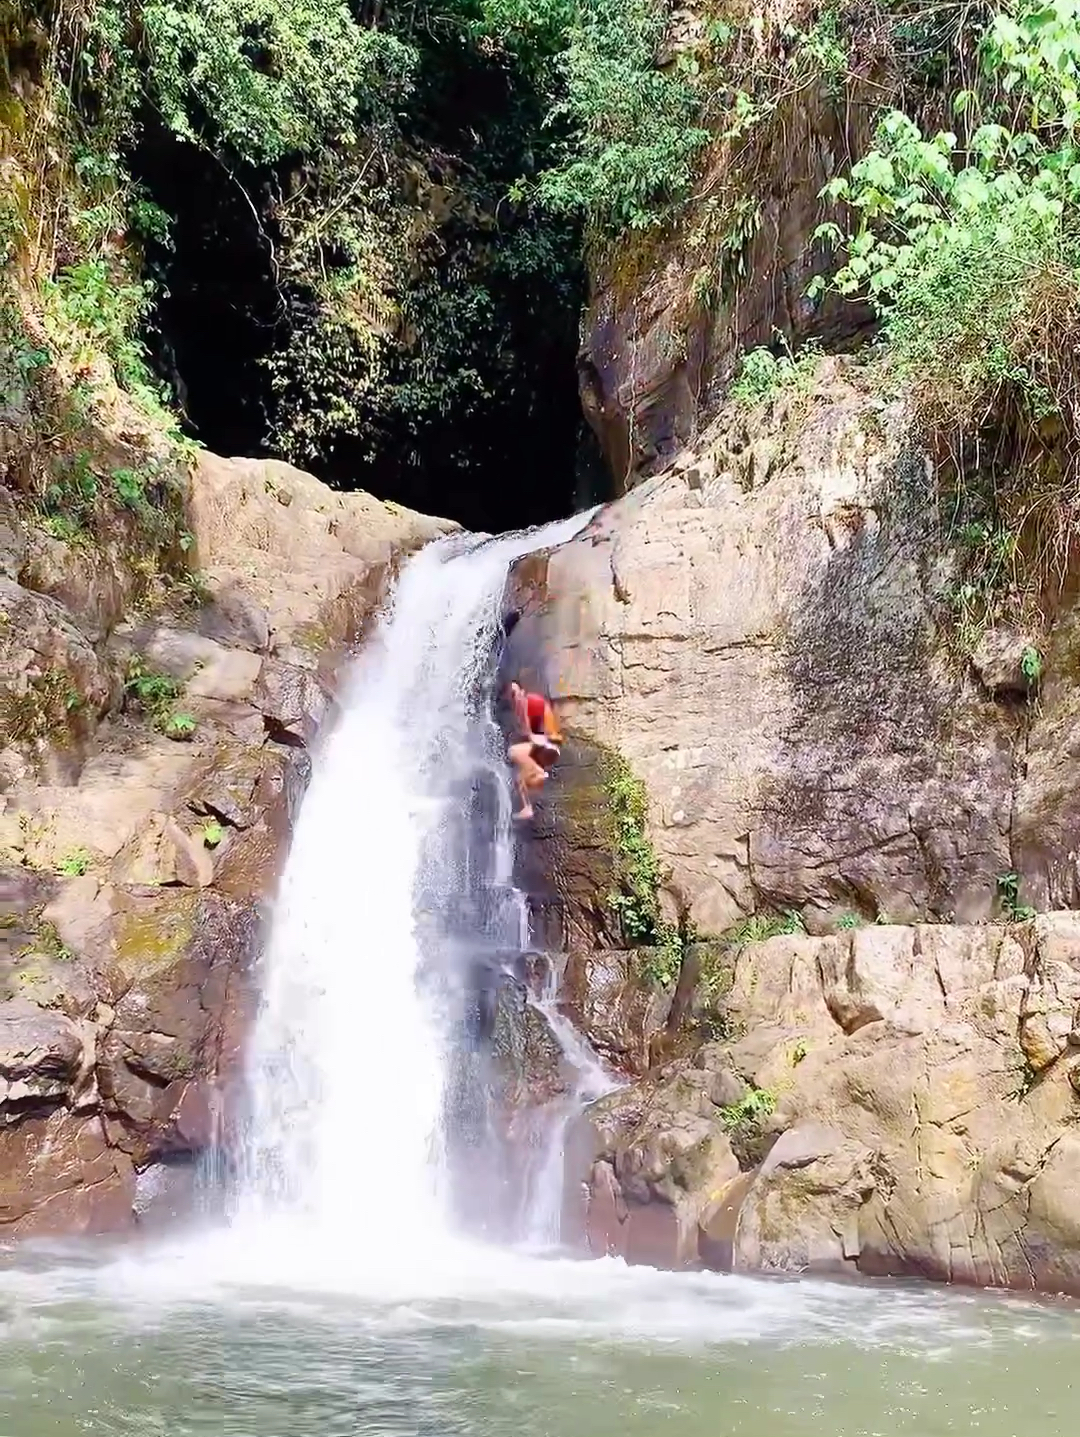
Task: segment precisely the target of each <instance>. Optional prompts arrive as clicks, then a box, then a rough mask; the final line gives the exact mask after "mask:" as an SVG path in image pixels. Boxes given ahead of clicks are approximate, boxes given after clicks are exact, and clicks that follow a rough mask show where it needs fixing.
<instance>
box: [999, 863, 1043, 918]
mask: <svg viewBox="0 0 1080 1437" xmlns="http://www.w3.org/2000/svg"><path fill="white" fill-rule="evenodd" d="M997 891H998V898H999V900H1000V902H1001V907H1002V910H1003V911H1004V913H1005V916H1006V917H1007V918H1008V919H1009V921H1010V922H1011V923H1026V922H1028V920H1029V919H1031V918H1034V917H1035V909H1034V908H1032V907H1031V905H1030V904H1029V903H1023V902H1021V899H1020V875H1019V874H1018V873H1012V872H1010V873H1002V874H999V875H998V880H997Z"/></svg>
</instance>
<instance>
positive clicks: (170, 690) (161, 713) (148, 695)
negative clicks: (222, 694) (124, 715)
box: [124, 655, 196, 739]
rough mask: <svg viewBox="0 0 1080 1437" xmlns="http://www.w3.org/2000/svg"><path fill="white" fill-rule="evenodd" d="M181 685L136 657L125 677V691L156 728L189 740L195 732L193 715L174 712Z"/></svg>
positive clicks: (167, 734) (172, 736) (169, 734)
mask: <svg viewBox="0 0 1080 1437" xmlns="http://www.w3.org/2000/svg"><path fill="white" fill-rule="evenodd" d="M180 687H181V686H180V684H179V683H178V682H177V681H176V679H174V678H171V677H170V676H169V675H168V674H163V673H160V672H158V671H157V670H156V669H148V668H147V667H146V665H145V664H144V663H143V661H142V659H141V658H139V657H138V656H137V655H135V656H133V657H132V658H131V660H130V661H129V663H128V667H127V673H126V675H125V678H124V692H125V693H126V694H127V696H128V700H129V702H132V703H134V704H135V705H136V706H137V707H138V708H139V709H141V710H142V712H143V713H144V714H145V715H146V717H147V718H148V719H149V720H150V722H151V724H153V726H154V728H156V729H160V731H161V732H162V733H163V734H165V735H166V737H167V738H172V739H187V738H190V737H191V735H192V734H193V733H194V732H195V727H196V725H195V720H194V719H193V718H192V716H191V715H190V714H187V713H181V712H178V711H176V710H174V709H173V704H174V703H175V702H176V699H177V698H178V696H179V694H180Z"/></svg>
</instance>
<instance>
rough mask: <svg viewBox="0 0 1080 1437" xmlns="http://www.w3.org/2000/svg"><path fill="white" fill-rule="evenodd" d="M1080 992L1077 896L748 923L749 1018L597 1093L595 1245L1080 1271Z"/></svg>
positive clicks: (592, 1171) (855, 1263)
mask: <svg viewBox="0 0 1080 1437" xmlns="http://www.w3.org/2000/svg"><path fill="white" fill-rule="evenodd" d="M1078 1002H1080V926H1078V921H1077V917H1076V915H1075V914H1073V913H1053V914H1044V915H1040V916H1039V917H1038V918H1037V919H1036V920H1034V922H1033V923H1030V924H1027V925H1015V926H1011V927H983V926H973V927H952V926H940V927H935V926H916V927H913V928H901V927H871V928H864V929H859V930H856V931H855V932H853V933H849V934H843V935H838V936H836V937H830V938H810V937H803V936H793V937H778V938H774V939H771V940H769V941H768V942H765V943H760V944H752V945H750V946H748V947H747V948H745V949H744V950H743V952H742V953H741V955H740V956H739V958H738V961H737V964H736V970H735V975H734V981H733V985H732V989H731V992H730V994H729V996H728V998H727V1000H726V1004H725V1007H726V1017H727V1020H728V1023H729V1025H730V1027H731V1029H732V1031H733V1032H735V1033H737V1034H740V1035H741V1036H735V1037H732V1038H730V1039H728V1040H725V1041H720V1042H714V1043H711V1044H707V1045H706V1046H705V1047H704V1048H702V1049H701V1050H700V1051H699V1052H698V1053H697V1054H696V1055H695V1056H694V1057H692V1058H689V1059H683V1060H680V1061H679V1062H676V1063H673V1064H671V1065H669V1066H668V1067H667V1068H664V1069H661V1070H660V1071H659V1072H657V1073H656V1074H654V1075H652V1076H650V1077H648V1078H646V1079H644V1080H641V1081H640V1082H639V1083H638V1084H637V1085H635V1086H634V1087H631V1088H628V1089H625V1090H623V1091H621V1092H619V1093H617V1094H614V1095H613V1096H612V1097H610V1098H608V1099H605V1100H603V1101H602V1102H601V1103H598V1104H596V1105H595V1107H594V1109H593V1110H592V1113H591V1124H592V1130H593V1145H592V1150H591V1157H590V1163H591V1167H590V1168H589V1177H588V1181H589V1189H590V1207H589V1218H588V1232H589V1240H590V1243H591V1245H592V1247H593V1249H594V1250H597V1251H606V1252H614V1253H621V1254H623V1255H630V1256H632V1255H634V1254H635V1253H636V1252H637V1251H638V1250H639V1247H640V1244H642V1243H645V1244H646V1245H647V1246H648V1249H649V1251H650V1254H651V1259H652V1260H658V1259H659V1260H662V1261H663V1262H664V1263H665V1264H667V1265H671V1266H678V1265H685V1264H697V1263H704V1264H705V1265H708V1266H715V1267H721V1268H724V1269H727V1270H731V1269H734V1270H742V1271H767V1272H791V1271H815V1272H839V1271H857V1272H860V1273H887V1274H909V1275H919V1276H923V1277H928V1278H932V1279H936V1280H943V1281H954V1282H968V1283H977V1284H991V1285H996V1286H1006V1287H1016V1288H1029V1289H1030V1288H1037V1289H1041V1290H1046V1291H1066V1292H1070V1293H1074V1294H1075V1293H1078V1292H1080V1223H1078V1221H1077V1216H1076V1210H1075V1204H1074V1203H1072V1202H1070V1201H1069V1199H1068V1198H1067V1196H1066V1195H1067V1193H1068V1192H1069V1190H1070V1185H1071V1184H1072V1183H1073V1182H1074V1181H1075V1178H1076V1174H1077V1171H1078V1152H1080V1144H1078V1143H1077V1141H1076V1139H1075V1138H1074V1136H1073V1131H1074V1128H1075V1125H1076V1123H1077V1121H1078V1119H1080V1097H1078V1096H1077V1085H1078V1083H1080V1078H1078V1077H1077V1069H1078V1068H1080V1047H1078V1046H1076V1044H1075V1041H1074V1034H1075V1033H1076V1028H1075V1020H1076V1013H1077V1004H1078ZM658 1233H663V1234H666V1236H665V1238H664V1241H663V1242H662V1243H659V1245H658V1242H657V1234H658Z"/></svg>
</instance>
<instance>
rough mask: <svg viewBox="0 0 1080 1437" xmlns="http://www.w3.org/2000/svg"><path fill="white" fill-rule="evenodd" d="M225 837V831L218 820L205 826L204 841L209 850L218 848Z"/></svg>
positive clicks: (213, 819)
mask: <svg viewBox="0 0 1080 1437" xmlns="http://www.w3.org/2000/svg"><path fill="white" fill-rule="evenodd" d="M224 837H225V830H224V829H223V828H222V826H221V824H220V823H219V822H218V821H217V819H216V818H211V819H210V820H209V821H208V822H207V823H204V824H203V830H202V841H203V843H204V844H205V845H206V847H207V848H216V847H217V846H218V844H219V843H220V842H221V840H222V839H223V838H224Z"/></svg>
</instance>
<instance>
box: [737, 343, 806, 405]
mask: <svg viewBox="0 0 1080 1437" xmlns="http://www.w3.org/2000/svg"><path fill="white" fill-rule="evenodd" d="M783 345H784V348H783V352H782V353H781V354H780V355H779V356H778V355H775V354H774V353H773V352H772V350H771V349H751V350H749V351H748V352H747V353H746V354H744V355H743V358H742V363H741V365H740V367H739V372H738V374H737V375H736V377H735V379H734V380H733V382H732V385H731V397H732V398H733V399H735V400H737V401H738V403H740V404H745V405H747V406H750V405H754V404H760V403H761V402H762V400H765V399H772V398H774V397H775V396H776V395H777V394H781V393H783V392H784V391H786V390H787V391H790V390H805V389H806V388H808V386H809V385H810V384H811V383H812V382H813V377H814V372H815V370H816V368H817V362H818V358H819V356H818V352H817V350H816V349H815V348H814V347H813V346H812V345H807V346H806V348H804V349H803V350H802V352H801V353H800V354H799V355H797V356H796V355H794V354H792V352H791V349H790V347H788V345H787V343H786V341H783Z"/></svg>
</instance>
